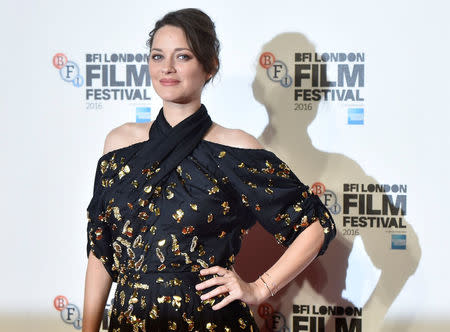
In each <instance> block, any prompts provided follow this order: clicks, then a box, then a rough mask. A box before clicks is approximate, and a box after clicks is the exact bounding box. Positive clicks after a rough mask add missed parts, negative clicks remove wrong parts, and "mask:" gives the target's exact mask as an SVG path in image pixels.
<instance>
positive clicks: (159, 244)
mask: <svg viewBox="0 0 450 332" xmlns="http://www.w3.org/2000/svg"><path fill="white" fill-rule="evenodd" d="M165 244H166V239H162V240H159V241H158V246H160V247H162V246H164V245H165Z"/></svg>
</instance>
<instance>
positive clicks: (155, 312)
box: [149, 303, 159, 319]
mask: <svg viewBox="0 0 450 332" xmlns="http://www.w3.org/2000/svg"><path fill="white" fill-rule="evenodd" d="M149 316H150V318H151V319H156V318H158V317H159V309H158V306H157V305H156V304H154V303H153V305H152V309H151V310H150V312H149Z"/></svg>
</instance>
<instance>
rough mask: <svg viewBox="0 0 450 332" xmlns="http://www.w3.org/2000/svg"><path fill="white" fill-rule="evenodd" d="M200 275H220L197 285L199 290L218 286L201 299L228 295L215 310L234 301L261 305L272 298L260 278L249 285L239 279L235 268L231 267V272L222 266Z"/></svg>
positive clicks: (203, 270) (202, 272) (213, 267)
mask: <svg viewBox="0 0 450 332" xmlns="http://www.w3.org/2000/svg"><path fill="white" fill-rule="evenodd" d="M200 274H201V275H202V276H204V275H208V274H217V275H218V277H215V278H210V279H208V280H205V281H203V282H201V283H199V284H197V285H195V289H197V290H202V289H205V288H208V287H211V286H214V285H218V287H216V288H214V289H213V290H211V291H210V292H208V293H206V294H203V295H202V296H200V299H202V300H207V299H209V298H211V297H214V296H217V295H219V294H225V295H227V296H226V297H224V298H223V299H222V301H220V302H219V303H218V304H216V305H214V306H213V307H212V308H213V310H218V309H221V308H223V307H224V306H226V305H227V304H228V303H230V302H232V301H234V300H241V301H243V302H245V303H248V304H260V303H261V302H263V301H264V300H265V299H267V298H268V297H269V296H270V292H269V290H268V289H267V287H266V286H265V285H264V283H263V282H262V281H261V280H260V279H259V278H258V279H256V280H255V281H254V282H251V283H247V282H245V281H244V280H242V279H241V278H240V277H239V275H238V274H237V273H236V271H235V270H234V268H233V267H231V270H227V269H226V268H224V267H222V266H218V265H216V266H212V267H209V268H207V269H202V270H200Z"/></svg>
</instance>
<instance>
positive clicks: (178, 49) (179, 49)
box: [152, 47, 192, 52]
mask: <svg viewBox="0 0 450 332" xmlns="http://www.w3.org/2000/svg"><path fill="white" fill-rule="evenodd" d="M183 50H187V51H190V52H192V51H191V50H190V49H189V48H185V47H177V48H176V49H175V51H176V52H178V51H183ZM152 51H159V52H162V51H163V50H162V49H160V48H152Z"/></svg>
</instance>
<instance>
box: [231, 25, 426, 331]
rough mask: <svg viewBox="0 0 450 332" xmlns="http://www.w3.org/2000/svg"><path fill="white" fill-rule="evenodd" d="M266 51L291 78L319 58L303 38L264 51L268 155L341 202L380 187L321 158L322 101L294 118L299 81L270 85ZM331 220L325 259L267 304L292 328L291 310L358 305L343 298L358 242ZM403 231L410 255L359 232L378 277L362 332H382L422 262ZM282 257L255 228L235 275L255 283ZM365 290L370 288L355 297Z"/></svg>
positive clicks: (288, 37) (276, 42)
mask: <svg viewBox="0 0 450 332" xmlns="http://www.w3.org/2000/svg"><path fill="white" fill-rule="evenodd" d="M263 52H272V53H273V54H274V55H275V57H276V58H277V59H280V60H282V61H283V62H284V63H285V64H286V65H287V68H288V70H289V74H290V75H291V76H292V77H293V78H294V73H293V70H294V67H295V63H294V60H295V59H294V54H295V53H296V52H302V53H315V47H314V45H313V44H312V43H311V42H310V41H309V40H308V39H307V38H306V37H305V36H304V35H302V34H300V33H282V34H279V35H277V36H276V37H274V38H273V39H272V40H271V41H269V42H268V43H266V44H265V45H263V47H262V49H261V51H260V53H259V54H258V55H257V60H256V63H257V65H256V66H257V69H256V77H255V79H254V81H253V84H252V88H253V94H254V97H255V99H256V100H257V101H258V102H259V103H261V104H262V105H264V106H265V108H266V110H267V113H268V117H269V123H268V125H267V127H266V128H265V130H264V132H263V134H262V135H261V137H259V138H258V139H259V140H260V142H261V143H262V144H263V145H264V146H265V148H267V149H268V150H271V151H273V152H274V153H276V154H277V155H278V156H279V157H280V158H281V159H282V160H283V161H285V162H286V163H287V164H288V165H289V167H290V168H291V169H292V170H293V172H294V173H295V174H296V175H297V177H298V178H299V179H300V180H301V181H302V182H303V183H305V184H307V185H311V184H312V183H314V182H316V181H320V182H322V183H324V184H325V187H326V188H327V189H328V188H329V189H330V190H332V191H333V192H335V193H336V195H337V197H338V200H339V199H341V198H342V194H343V183H359V184H376V183H377V181H376V180H375V179H374V178H372V177H370V176H368V175H367V174H366V173H365V172H364V170H363V169H362V168H361V167H360V166H359V165H358V164H357V163H356V162H355V161H354V160H352V159H350V158H348V157H346V156H345V155H342V154H338V153H328V152H324V151H320V150H318V149H316V148H315V147H314V146H313V144H312V142H311V139H310V137H309V136H308V133H307V128H308V126H309V125H310V123H311V122H312V121H313V120H314V118H315V117H316V114H317V110H318V106H319V102H320V101H316V102H312V109H311V110H309V111H294V82H292V85H291V86H290V87H288V88H285V87H282V86H281V85H280V84H275V83H274V82H273V81H271V80H270V79H269V78H268V76H267V73H266V70H265V69H264V68H262V66H260V65H259V63H258V61H259V56H260V55H261V54H262V53H263ZM303 88H305V87H303ZM306 88H307V87H306ZM331 111H333V109H332V108H331ZM324 135H333V133H324ZM391 203H392V202H391ZM393 203H395V202H393ZM393 203H392V204H393ZM355 210H357V209H354V210H350V211H351V212H354V214H353V215H355V216H357V215H358V214H357V212H356V211H355ZM405 212H406V211H405ZM333 218H334V220H335V222H336V226H337V229H338V233H337V235H336V238H335V239H334V241H332V243H331V245H330V246H329V248H328V251H327V252H326V253H325V255H324V256H321V257H319V258H318V259H316V260H315V261H314V262H313V263H312V264H311V265H310V266H309V267H308V268H307V269H306V270H305V271H304V272H302V273H300V274H299V275H298V276H297V277H296V278H295V279H294V280H293V281H292V282H291V283H290V284H288V285H287V286H286V287H284V288H283V289H282V290H280V291H279V293H278V294H277V295H276V296H275V297H273V298H270V299H269V301H270V304H271V305H272V306H273V308H274V311H277V312H281V313H283V315H284V316H285V317H286V320H287V325H288V326H291V324H292V319H290V316H291V314H292V304H298V305H301V304H315V305H331V306H343V307H347V306H352V307H354V306H355V304H354V303H352V302H351V301H350V300H348V299H346V298H344V297H343V292H344V291H345V290H346V287H347V288H348V287H351V286H352V285H346V279H347V273H348V269H349V256H350V254H351V252H352V248H353V246H354V242H355V238H356V237H354V236H343V235H342V228H343V226H342V225H343V222H342V216H341V215H340V214H335V215H334V216H333ZM403 224H404V225H406V228H405V229H402V231H405V230H406V236H407V250H392V249H391V247H390V246H391V243H390V240H391V238H390V233H388V231H389V229H388V228H368V227H366V228H359V232H360V235H359V236H360V238H361V240H362V243H363V245H364V248H365V251H366V253H367V256H368V257H370V261H371V263H372V264H373V266H375V267H376V268H377V269H379V270H380V272H381V273H380V276H379V278H378V282H377V283H376V285H375V286H374V288H373V290H372V289H370V290H369V291H371V293H370V296H369V297H368V300H367V301H366V302H365V304H364V305H363V309H362V312H363V314H362V326H363V330H364V331H378V330H380V328H381V326H382V324H383V320H384V317H385V315H386V313H387V311H388V309H389V307H390V306H391V305H392V303H393V301H394V300H395V299H396V297H397V296H398V294H399V293H400V291H401V290H402V288H403V286H404V285H405V283H406V281H407V280H408V278H409V277H410V276H411V275H412V274H413V273H414V272H415V270H416V268H417V265H418V263H419V260H420V257H421V248H420V246H419V242H418V238H417V235H416V233H415V232H414V230H413V228H412V226H411V225H410V224H407V223H406V221H405V220H403ZM284 250H285V249H284V248H283V247H282V246H281V245H279V244H277V243H276V242H275V239H274V238H273V236H272V235H271V234H269V233H268V232H267V231H265V230H264V229H263V228H262V227H261V226H260V225H259V224H258V223H257V224H256V225H255V226H254V227H253V228H252V229H251V230H250V232H249V233H248V235H247V236H246V238H245V239H244V241H243V244H242V248H241V251H240V252H239V255H238V256H237V260H236V264H235V266H236V270H237V271H238V273H239V274H240V275H241V276H242V278H243V279H244V280H248V281H250V280H255V279H256V278H258V276H259V274H261V273H262V272H263V271H266V270H267V269H269V268H270V267H271V266H272V265H273V264H274V263H275V261H276V260H277V259H278V258H279V257H280V256H281V255H282V254H283V252H284ZM362 272H364V271H362ZM362 275H364V273H363V274H362ZM353 288H354V287H353ZM364 291H367V289H366V290H365V289H357V290H356V292H364ZM353 292H355V290H354V289H353ZM252 310H253V312H254V313H255V318H256V319H257V321H258V323H259V325H260V327H261V330H262V331H271V330H272V329H273V330H280V329H279V326H278V327H276V326H265V325H266V324H265V322H264V320H262V318H260V317H259V315H258V311H257V310H258V308H256V307H252ZM297 315H298V314H297ZM294 330H295V329H294ZM325 330H326V331H335V329H334V321H332V319H328V321H327V322H326V328H325Z"/></svg>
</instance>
